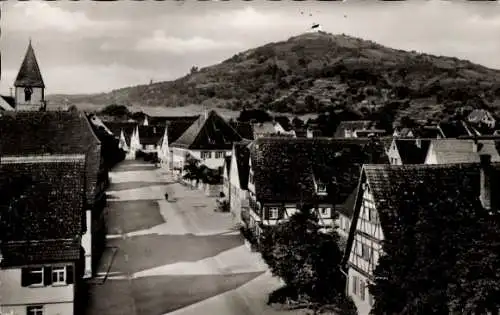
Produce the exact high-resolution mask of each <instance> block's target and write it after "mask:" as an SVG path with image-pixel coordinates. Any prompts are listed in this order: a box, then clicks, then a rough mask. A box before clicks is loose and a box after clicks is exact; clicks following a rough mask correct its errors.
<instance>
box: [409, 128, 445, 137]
mask: <svg viewBox="0 0 500 315" xmlns="http://www.w3.org/2000/svg"><path fill="white" fill-rule="evenodd" d="M412 132H413V136H414V137H415V138H425V139H436V138H438V137H442V136H443V135H442V134H441V131H439V128H438V127H437V126H436V127H435V126H423V127H421V128H415V129H413V130H412Z"/></svg>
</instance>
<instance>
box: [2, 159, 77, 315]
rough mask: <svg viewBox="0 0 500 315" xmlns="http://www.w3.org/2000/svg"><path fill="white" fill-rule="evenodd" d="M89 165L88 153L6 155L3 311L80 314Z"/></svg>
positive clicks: (3, 181) (3, 213) (8, 312)
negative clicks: (77, 304)
mask: <svg viewBox="0 0 500 315" xmlns="http://www.w3.org/2000/svg"><path fill="white" fill-rule="evenodd" d="M84 171H85V155H84V154H69V155H39V156H32V157H19V156H17V157H8V158H4V157H2V164H1V165H0V207H1V208H2V215H1V216H0V283H1V285H0V296H1V297H2V298H1V299H0V310H1V312H2V314H75V312H76V309H77V307H75V298H76V297H75V292H76V291H77V285H76V284H77V282H78V279H81V277H82V275H83V269H84V266H83V255H84V254H83V250H82V246H81V242H82V234H83V231H84V230H85V229H86V227H85V224H86V222H85V220H82V217H83V216H84V212H83V209H84V199H85V176H84V174H85V173H84Z"/></svg>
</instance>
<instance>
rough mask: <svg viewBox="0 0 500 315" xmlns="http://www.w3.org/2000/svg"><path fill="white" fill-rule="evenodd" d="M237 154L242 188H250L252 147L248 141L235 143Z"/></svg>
mask: <svg viewBox="0 0 500 315" xmlns="http://www.w3.org/2000/svg"><path fill="white" fill-rule="evenodd" d="M234 151H235V155H236V164H237V166H238V178H239V179H240V188H241V189H248V175H249V173H250V165H249V162H250V149H249V148H248V143H247V142H239V143H235V144H234Z"/></svg>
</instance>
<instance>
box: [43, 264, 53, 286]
mask: <svg viewBox="0 0 500 315" xmlns="http://www.w3.org/2000/svg"><path fill="white" fill-rule="evenodd" d="M51 284H52V267H50V266H46V267H44V268H43V285H51Z"/></svg>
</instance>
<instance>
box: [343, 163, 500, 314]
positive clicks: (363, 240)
mask: <svg viewBox="0 0 500 315" xmlns="http://www.w3.org/2000/svg"><path fill="white" fill-rule="evenodd" d="M490 161H491V160H490V157H489V156H488V155H482V157H481V162H480V163H471V164H441V165H423V164H420V165H364V166H363V168H362V171H361V176H360V180H359V187H360V189H359V191H358V193H357V199H356V202H355V207H354V211H353V216H352V225H351V228H350V231H349V236H348V240H347V246H346V249H345V253H344V257H343V260H342V268H343V269H344V272H345V274H346V276H347V283H346V293H347V295H349V296H350V297H351V298H352V299H353V301H354V303H355V304H356V307H357V309H358V314H359V315H368V314H369V312H370V310H371V308H372V306H373V304H374V299H373V297H372V296H371V295H370V292H369V290H368V286H369V285H370V284H373V283H374V276H373V274H374V270H375V268H376V267H377V264H378V260H379V258H380V257H381V256H382V255H383V254H384V248H383V241H384V240H385V238H386V237H388V235H392V234H391V233H392V232H391V231H392V229H393V227H394V226H395V223H397V222H403V221H402V220H398V217H399V216H400V215H404V214H401V213H399V207H400V206H399V205H400V203H401V202H402V201H403V200H405V202H406V203H407V204H415V207H418V205H419V202H421V200H432V199H433V198H436V200H437V198H441V197H442V196H441V195H440V193H441V192H440V191H438V190H436V191H435V196H434V195H432V194H433V192H432V191H430V192H429V191H426V192H425V193H426V195H425V196H419V195H418V193H417V192H418V191H422V190H418V189H417V187H418V186H419V185H435V184H436V183H439V184H438V185H439V187H449V188H450V189H454V190H456V189H457V188H458V187H463V185H462V184H461V183H463V182H464V180H467V182H470V183H472V184H471V186H470V187H467V191H468V192H474V194H475V195H474V196H476V197H475V198H477V199H478V200H479V201H481V204H483V206H484V208H486V209H488V210H489V208H490V205H491V203H492V201H491V198H492V197H494V196H493V194H491V193H490V190H489V189H490V187H491V186H490V184H489V183H490V180H491V178H492V177H491V176H496V177H497V176H498V171H499V170H500V164H498V163H496V164H490ZM490 165H491V166H494V167H490ZM402 191H403V192H404V194H402V193H401V192H402ZM465 196H470V194H469V193H464V194H463V197H464V198H466V197H465ZM408 198H412V199H410V200H408ZM467 198H469V197H467ZM412 200H414V201H413V203H408V201H412ZM418 209H419V211H425V210H423V209H422V207H418ZM457 211H460V209H457Z"/></svg>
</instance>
